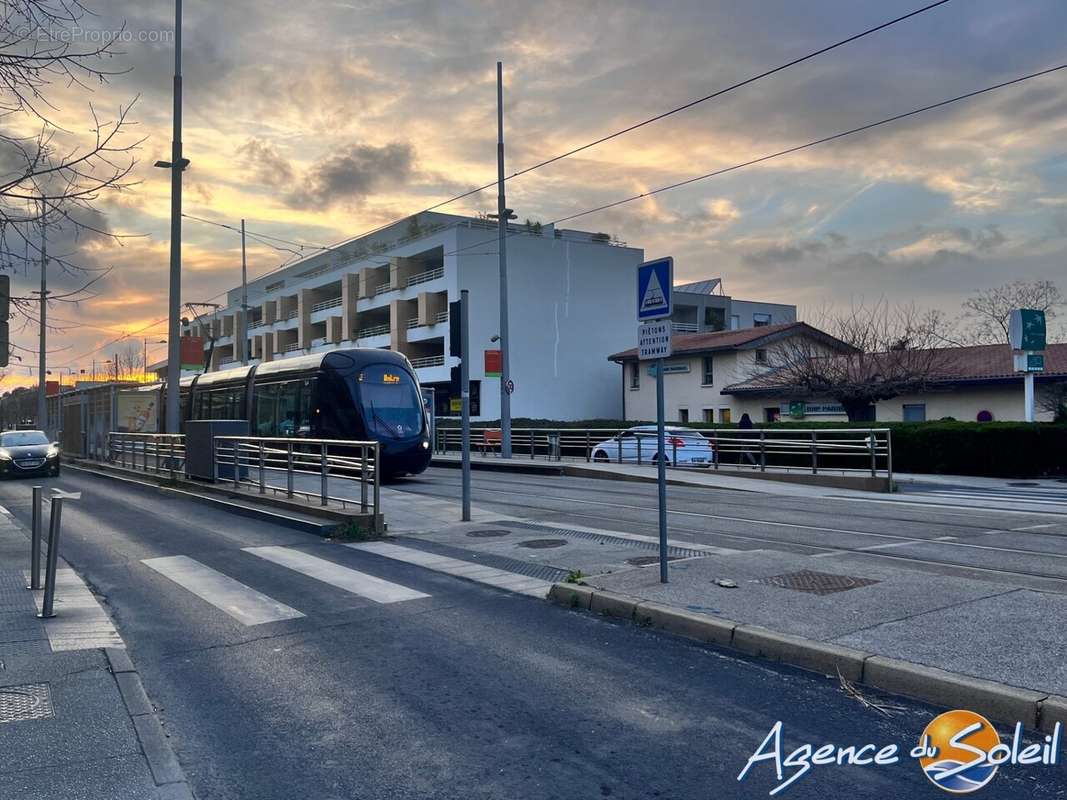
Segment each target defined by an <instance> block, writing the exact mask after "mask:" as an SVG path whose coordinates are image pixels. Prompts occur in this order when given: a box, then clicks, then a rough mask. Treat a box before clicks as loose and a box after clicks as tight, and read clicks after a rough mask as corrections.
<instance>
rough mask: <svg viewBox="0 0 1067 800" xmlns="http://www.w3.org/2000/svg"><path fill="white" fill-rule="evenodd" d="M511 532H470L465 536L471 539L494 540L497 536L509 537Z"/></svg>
mask: <svg viewBox="0 0 1067 800" xmlns="http://www.w3.org/2000/svg"><path fill="white" fill-rule="evenodd" d="M510 534H511V531H504V530H500V529H499V528H495V529H493V530H489V531H471V532H470V533H468V534H467V535H468V536H469V537H471V538H472V539H495V538H496V537H498V536H509V535H510Z"/></svg>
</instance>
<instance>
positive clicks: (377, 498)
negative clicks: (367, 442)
mask: <svg viewBox="0 0 1067 800" xmlns="http://www.w3.org/2000/svg"><path fill="white" fill-rule="evenodd" d="M378 456H379V450H378V443H377V442H375V443H374V532H375V533H381V532H382V531H381V523H380V522H379V520H380V519H381V511H382V510H381V506H380V502H381V481H380V478H381V471H380V470H379V469H378V464H379V461H378Z"/></svg>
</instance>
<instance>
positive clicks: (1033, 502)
mask: <svg viewBox="0 0 1067 800" xmlns="http://www.w3.org/2000/svg"><path fill="white" fill-rule="evenodd" d="M903 498H907V499H908V500H917V499H920V498H921V499H922V500H924V501H925V500H930V501H939V502H944V503H950V504H964V505H968V506H981V507H983V508H993V509H996V508H1002V509H1012V510H1025V509H1033V510H1035V511H1051V512H1054V513H1067V488H1065V489H1056V488H1052V487H1044V486H1042V487H1033V488H1027V487H996V486H991V487H969V486H939V487H937V488H936V489H935V488H930V489H926V488H924V489H909V490H908V491H906V492H905V493H904V494H903V495H902V499H903Z"/></svg>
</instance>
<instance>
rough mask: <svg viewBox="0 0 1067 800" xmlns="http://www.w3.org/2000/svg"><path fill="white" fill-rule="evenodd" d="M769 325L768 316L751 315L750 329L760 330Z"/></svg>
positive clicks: (769, 318) (769, 319) (769, 316)
mask: <svg viewBox="0 0 1067 800" xmlns="http://www.w3.org/2000/svg"><path fill="white" fill-rule="evenodd" d="M770 324H771V315H770V314H753V315H752V327H753V328H762V327H763V326H765V325H770Z"/></svg>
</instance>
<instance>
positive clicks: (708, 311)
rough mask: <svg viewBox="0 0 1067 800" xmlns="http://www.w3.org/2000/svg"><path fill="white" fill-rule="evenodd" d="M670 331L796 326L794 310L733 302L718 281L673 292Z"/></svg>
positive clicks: (679, 287)
mask: <svg viewBox="0 0 1067 800" xmlns="http://www.w3.org/2000/svg"><path fill="white" fill-rule="evenodd" d="M672 299H673V305H674V312H673V313H672V314H671V327H672V328H673V330H674V332H675V333H715V332H717V331H734V330H739V329H742V328H758V327H762V326H765V325H779V324H782V323H785V322H796V319H797V307H796V306H791V305H784V304H782V303H764V302H761V301H758V300H735V299H734V298H732V297H730V296H729V295H727V294H726V293H725V292H724V291H723V286H722V279H721V278H708V279H707V280H703V281H696V282H694V283H683V284H678V285H676V286H675V287H674V291H673V298H672Z"/></svg>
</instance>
